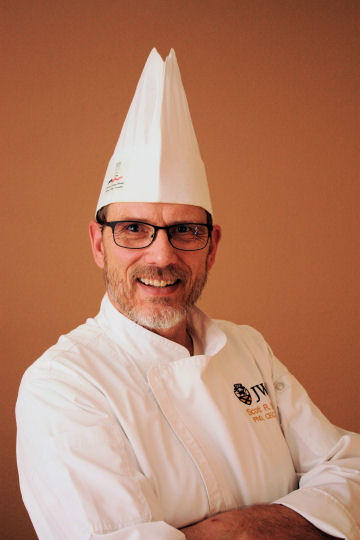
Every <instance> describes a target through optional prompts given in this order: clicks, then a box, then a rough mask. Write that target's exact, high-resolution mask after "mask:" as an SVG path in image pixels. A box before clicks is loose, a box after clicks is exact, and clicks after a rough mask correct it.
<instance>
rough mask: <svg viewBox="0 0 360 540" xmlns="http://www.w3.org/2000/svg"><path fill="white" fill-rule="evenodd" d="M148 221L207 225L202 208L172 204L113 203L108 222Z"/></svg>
mask: <svg viewBox="0 0 360 540" xmlns="http://www.w3.org/2000/svg"><path fill="white" fill-rule="evenodd" d="M128 219H134V220H139V221H148V222H150V223H154V224H157V225H161V224H169V223H176V222H180V221H188V222H191V221H195V222H196V221H201V222H202V223H206V212H205V210H204V209H203V208H200V206H192V205H189V204H170V203H125V202H124V203H112V204H110V205H109V208H108V212H107V220H108V221H115V220H128Z"/></svg>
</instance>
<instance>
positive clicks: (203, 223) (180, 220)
mask: <svg viewBox="0 0 360 540" xmlns="http://www.w3.org/2000/svg"><path fill="white" fill-rule="evenodd" d="M107 221H109V222H111V221H134V222H136V223H148V224H149V225H155V223H152V221H147V220H146V219H142V218H133V217H132V218H129V217H122V218H121V219H108V220H107ZM181 223H195V224H198V225H205V224H206V217H205V219H204V220H203V221H198V220H196V219H179V220H176V221H172V222H171V223H169V225H168V226H169V227H171V225H179V224H181Z"/></svg>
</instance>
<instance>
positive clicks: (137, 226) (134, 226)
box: [124, 223, 141, 233]
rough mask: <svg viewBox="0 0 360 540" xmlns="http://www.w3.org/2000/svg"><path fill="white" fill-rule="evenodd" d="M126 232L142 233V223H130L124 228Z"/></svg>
mask: <svg viewBox="0 0 360 540" xmlns="http://www.w3.org/2000/svg"><path fill="white" fill-rule="evenodd" d="M124 230H126V231H129V232H134V233H137V232H140V231H141V223H128V224H127V225H126V226H125V227H124Z"/></svg>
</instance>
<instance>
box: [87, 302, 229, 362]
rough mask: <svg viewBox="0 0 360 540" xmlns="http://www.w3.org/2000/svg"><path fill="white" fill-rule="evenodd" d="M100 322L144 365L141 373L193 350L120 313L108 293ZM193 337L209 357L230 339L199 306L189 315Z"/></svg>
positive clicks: (128, 353)
mask: <svg viewBox="0 0 360 540" xmlns="http://www.w3.org/2000/svg"><path fill="white" fill-rule="evenodd" d="M97 318H98V322H99V324H100V325H101V326H102V328H103V329H104V330H105V332H106V333H107V334H108V335H110V336H111V337H112V339H113V340H114V341H115V342H116V343H117V344H118V345H119V346H120V348H121V349H124V351H125V352H126V355H127V356H129V355H130V356H132V357H133V358H134V359H135V361H136V363H137V364H138V363H139V362H141V364H142V367H141V370H142V371H143V372H147V371H148V369H149V368H150V367H152V366H153V365H154V364H161V363H164V362H171V361H174V360H180V359H182V358H188V357H189V356H190V354H189V351H188V350H187V349H186V348H185V347H183V346H182V345H179V344H178V343H175V342H174V341H171V340H169V339H167V338H164V337H162V336H159V335H158V334H156V333H155V332H152V331H150V330H148V329H146V328H144V327H143V326H140V325H139V324H137V323H135V322H133V321H131V320H130V319H128V318H127V317H125V316H124V315H123V314H122V313H120V312H119V311H118V310H117V309H116V308H115V307H114V306H113V304H112V303H111V301H110V299H109V297H108V295H107V294H105V296H104V298H103V300H102V302H101V308H100V313H99V315H98V317H97ZM188 324H189V330H190V333H191V335H192V336H193V338H194V340H196V341H197V344H198V347H197V348H198V349H200V350H201V351H202V352H203V353H204V354H205V355H209V356H213V355H215V354H216V353H217V352H219V351H220V349H222V348H223V347H224V345H225V343H226V336H225V334H224V332H223V331H222V330H221V329H220V328H218V326H217V325H216V324H215V323H214V322H213V321H212V320H211V319H210V318H209V317H208V316H207V315H205V313H203V312H202V311H201V310H200V309H198V308H197V307H194V308H193V309H192V310H191V312H190V313H189V316H188Z"/></svg>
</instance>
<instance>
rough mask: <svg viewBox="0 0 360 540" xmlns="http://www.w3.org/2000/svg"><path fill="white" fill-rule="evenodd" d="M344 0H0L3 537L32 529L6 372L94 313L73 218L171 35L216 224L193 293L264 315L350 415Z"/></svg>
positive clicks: (348, 86)
mask: <svg viewBox="0 0 360 540" xmlns="http://www.w3.org/2000/svg"><path fill="white" fill-rule="evenodd" d="M358 6H359V3H358V2H357V1H349V0H339V1H335V0H316V1H315V0H313V1H310V0H309V1H306V0H293V1H288V0H284V1H282V0H234V1H232V0H217V1H214V0H193V1H187V0H163V1H160V0H76V1H68V0H13V1H6V0H3V1H2V2H1V15H0V20H1V25H2V28H1V35H2V39H3V45H2V66H1V73H2V79H3V95H2V97H1V107H2V112H1V130H2V132H3V133H2V134H3V140H4V144H3V148H4V151H3V155H2V159H1V165H2V169H3V171H2V187H3V190H4V194H3V202H2V216H3V224H2V228H1V232H2V239H3V240H4V241H5V242H4V243H3V248H2V265H1V272H2V279H1V282H2V284H3V298H4V301H3V306H5V309H4V310H3V315H2V323H1V328H2V331H3V337H4V341H3V343H4V344H3V347H2V351H3V360H2V365H1V367H2V370H3V373H2V381H3V383H2V384H3V390H2V393H1V395H2V404H1V405H2V406H1V412H2V415H3V418H2V421H1V429H2V437H1V448H2V459H1V469H2V470H1V473H2V479H1V486H2V489H1V492H2V496H3V499H2V501H1V505H0V508H1V512H2V514H3V515H2V516H1V520H0V523H1V526H0V527H1V529H2V530H1V531H0V537H1V538H6V539H7V540H8V539H10V540H11V539H21V540H27V539H29V540H30V539H33V538H35V535H34V532H33V530H32V526H31V524H30V521H29V520H28V517H27V514H26V512H25V509H24V508H23V506H22V502H21V498H20V493H19V489H18V481H17V474H16V465H15V423H14V405H15V400H16V394H17V388H18V384H19V382H20V378H21V375H22V373H23V372H24V370H25V368H26V367H27V366H28V365H29V364H30V363H31V362H32V361H33V360H35V358H37V357H38V356H39V355H40V354H41V353H42V351H44V350H45V349H46V348H47V347H49V346H50V345H52V344H53V343H54V342H55V341H56V340H57V338H58V336H59V334H61V333H64V332H67V331H69V330H70V329H71V328H73V327H75V326H77V325H78V324H79V323H81V322H82V321H84V319H85V318H86V317H87V316H91V315H94V314H95V313H96V312H97V309H98V306H99V302H100V299H101V296H102V294H103V284H102V277H101V273H100V271H99V270H98V269H97V268H96V267H95V265H94V264H93V262H92V258H91V254H90V248H89V241H88V237H87V224H88V221H89V219H90V218H91V217H92V214H93V211H94V208H95V204H96V200H97V197H98V192H99V189H100V185H101V182H102V178H103V175H104V172H105V168H106V165H107V161H108V159H109V157H110V155H111V153H112V150H113V148H114V146H115V143H116V140H117V137H118V135H119V132H120V128H121V125H122V123H123V121H124V118H125V114H126V112H127V109H128V106H129V104H130V100H131V98H132V95H133V92H134V89H135V86H136V83H137V80H138V78H139V75H140V72H141V70H142V67H143V64H144V62H145V59H146V57H147V55H148V53H149V52H150V49H151V48H152V47H153V46H156V47H157V48H158V50H159V52H160V54H162V55H163V56H165V55H167V54H168V52H169V49H170V47H174V48H175V51H176V54H177V57H178V60H179V63H180V67H181V71H182V76H183V81H184V85H185V88H186V91H187V95H188V99H189V104H190V109H191V112H192V117H193V122H194V125H195V129H196V132H197V135H198V140H199V144H200V148H201V151H202V155H203V158H204V161H205V163H206V166H207V171H208V177H209V182H210V186H211V190H212V194H213V200H214V207H215V219H216V221H217V222H219V223H221V224H222V226H223V232H224V237H223V242H222V245H221V249H220V252H219V255H218V261H217V266H216V267H215V269H214V270H213V272H212V276H211V278H210V282H209V285H208V288H207V291H206V293H205V294H204V296H203V298H202V300H201V302H200V304H201V306H202V307H203V308H205V309H206V310H207V311H208V312H209V313H210V314H211V315H212V316H214V317H218V318H228V319H232V320H234V321H236V322H238V323H248V324H251V325H253V326H255V327H256V328H258V329H259V330H260V331H261V332H262V333H263V334H264V335H265V337H266V339H267V340H268V341H269V343H270V344H271V346H272V348H273V350H274V351H275V352H276V354H277V355H278V356H279V357H280V359H281V360H282V361H283V362H285V363H286V364H287V365H288V367H289V368H290V369H291V370H292V371H293V372H294V373H295V374H296V376H297V377H298V378H299V379H300V380H301V381H302V382H303V384H304V385H305V386H306V387H307V389H308V391H309V393H310V395H311V396H312V398H313V399H314V401H315V402H316V403H317V404H318V405H319V406H320V408H321V409H322V410H323V411H324V412H325V413H326V414H327V415H328V416H329V417H330V419H331V420H332V421H333V422H335V423H337V424H341V425H342V426H344V427H346V428H348V429H351V430H359V427H360V426H359V402H358V389H359V378H358V364H357V360H358V357H359V331H358V328H359V307H358V306H359V282H358V272H357V267H358V261H359V244H358V236H359V181H358V180H359V179H358V173H359V153H358V140H359V125H358V117H357V108H356V106H357V103H356V101H357V96H358V93H359V86H358V76H359V71H358V66H359V54H358V52H359V51H358V35H357V33H356V24H357V18H358ZM74 540H75V539H74Z"/></svg>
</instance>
